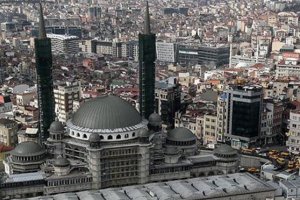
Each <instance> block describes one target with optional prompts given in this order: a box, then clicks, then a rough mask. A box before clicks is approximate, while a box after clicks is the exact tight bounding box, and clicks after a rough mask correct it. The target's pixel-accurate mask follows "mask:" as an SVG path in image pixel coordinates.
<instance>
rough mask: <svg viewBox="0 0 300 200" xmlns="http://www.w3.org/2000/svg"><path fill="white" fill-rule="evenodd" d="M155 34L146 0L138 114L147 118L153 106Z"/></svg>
mask: <svg viewBox="0 0 300 200" xmlns="http://www.w3.org/2000/svg"><path fill="white" fill-rule="evenodd" d="M155 41H156V36H155V34H153V33H151V29H150V15H149V6H148V1H147V2H146V10H145V22H144V33H140V34H139V103H140V114H141V116H142V117H144V118H146V119H148V117H149V116H150V114H152V113H153V112H154V107H155V105H154V104H155V102H154V99H155V93H154V92H155V60H156V47H155Z"/></svg>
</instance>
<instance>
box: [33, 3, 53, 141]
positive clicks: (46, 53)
mask: <svg viewBox="0 0 300 200" xmlns="http://www.w3.org/2000/svg"><path fill="white" fill-rule="evenodd" d="M42 9H43V8H42V5H41V4H40V19H39V21H40V22H39V29H40V30H39V37H38V38H36V39H35V41H34V45H35V59H36V74H37V86H38V105H39V112H40V114H39V121H40V123H39V131H40V132H39V134H40V135H39V139H40V142H42V141H45V140H46V139H47V138H48V135H49V134H48V129H49V127H50V124H51V123H52V122H53V121H54V120H55V110H54V108H55V107H54V106H55V103H54V95H53V80H52V54H51V40H50V38H47V36H46V30H45V25H44V16H43V10H42Z"/></svg>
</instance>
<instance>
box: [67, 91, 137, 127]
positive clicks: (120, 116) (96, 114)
mask: <svg viewBox="0 0 300 200" xmlns="http://www.w3.org/2000/svg"><path fill="white" fill-rule="evenodd" d="M71 121H72V123H73V124H74V125H75V126H79V127H83V128H90V129H118V128H125V127H131V126H135V125H137V124H139V123H141V122H142V118H141V116H140V114H139V113H138V111H137V110H136V109H135V108H134V107H133V106H132V105H131V104H130V103H129V102H127V101H125V100H123V99H121V98H120V97H117V96H113V95H107V96H101V97H97V98H95V99H92V100H90V101H88V102H86V103H84V104H83V105H82V106H80V108H79V109H78V111H77V112H76V113H75V114H74V115H73V117H72V119H71Z"/></svg>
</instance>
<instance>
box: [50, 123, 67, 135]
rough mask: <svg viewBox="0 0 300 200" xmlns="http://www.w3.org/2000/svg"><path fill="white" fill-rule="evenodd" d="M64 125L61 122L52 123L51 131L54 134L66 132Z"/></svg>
mask: <svg viewBox="0 0 300 200" xmlns="http://www.w3.org/2000/svg"><path fill="white" fill-rule="evenodd" d="M64 130H65V128H64V125H63V124H62V123H61V122H59V121H54V122H52V123H51V125H50V128H49V131H50V132H52V133H57V132H64Z"/></svg>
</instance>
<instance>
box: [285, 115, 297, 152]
mask: <svg viewBox="0 0 300 200" xmlns="http://www.w3.org/2000/svg"><path fill="white" fill-rule="evenodd" d="M288 129H289V130H288V133H287V136H288V140H287V141H286V146H287V147H288V150H289V152H292V153H296V154H297V153H300V145H299V144H300V112H299V110H295V111H294V110H292V111H290V121H289V125H288Z"/></svg>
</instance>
